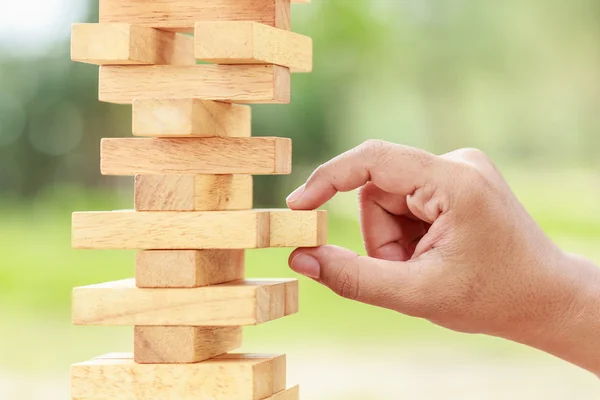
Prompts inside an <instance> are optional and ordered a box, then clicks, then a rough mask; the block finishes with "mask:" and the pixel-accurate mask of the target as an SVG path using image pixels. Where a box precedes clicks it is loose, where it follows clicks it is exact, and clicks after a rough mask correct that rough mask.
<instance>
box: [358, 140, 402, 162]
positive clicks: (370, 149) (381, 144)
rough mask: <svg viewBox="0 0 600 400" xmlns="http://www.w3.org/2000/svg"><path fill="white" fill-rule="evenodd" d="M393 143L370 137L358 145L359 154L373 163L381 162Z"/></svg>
mask: <svg viewBox="0 0 600 400" xmlns="http://www.w3.org/2000/svg"><path fill="white" fill-rule="evenodd" d="M392 148H393V145H392V144H391V143H389V142H386V141H384V140H378V139H369V140H367V141H365V142H364V143H363V144H361V145H360V146H358V148H357V151H358V153H359V155H360V156H361V157H362V158H363V159H366V160H367V161H369V162H371V163H373V164H380V163H381V162H382V161H383V160H384V159H385V157H386V156H387V155H388V154H389V152H390V151H391V149H392Z"/></svg>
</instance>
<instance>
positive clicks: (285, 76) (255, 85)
mask: <svg viewBox="0 0 600 400" xmlns="http://www.w3.org/2000/svg"><path fill="white" fill-rule="evenodd" d="M98 98H99V99H100V101H105V102H109V103H117V104H131V103H132V102H133V100H134V99H155V98H162V99H169V98H186V99H190V98H192V99H203V100H216V101H225V102H232V103H256V104H269V103H275V104H288V103H289V102H290V70H289V69H288V68H285V67H281V66H278V65H216V64H203V65H195V66H187V67H186V66H174V65H153V66H145V65H131V66H101V67H100V77H99V95H98Z"/></svg>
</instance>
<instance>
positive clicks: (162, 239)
mask: <svg viewBox="0 0 600 400" xmlns="http://www.w3.org/2000/svg"><path fill="white" fill-rule="evenodd" d="M72 222H73V223H72V244H73V247H75V248H80V249H132V250H187V249H254V248H261V247H268V246H269V240H270V235H269V227H270V223H269V213H268V212H265V211H206V212H184V213H177V212H158V211H157V212H135V211H117V212H82V213H74V214H73V221H72Z"/></svg>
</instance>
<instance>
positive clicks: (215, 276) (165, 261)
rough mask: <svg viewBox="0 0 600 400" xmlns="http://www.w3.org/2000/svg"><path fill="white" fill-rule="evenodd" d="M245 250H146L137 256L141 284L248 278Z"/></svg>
mask: <svg viewBox="0 0 600 400" xmlns="http://www.w3.org/2000/svg"><path fill="white" fill-rule="evenodd" d="M244 270H245V268H244V250H180V251H176V250H146V251H140V252H138V253H137V256H136V263H135V283H136V286H137V287H139V288H194V287H202V286H210V285H217V284H220V283H226V282H231V281H236V280H240V279H244Z"/></svg>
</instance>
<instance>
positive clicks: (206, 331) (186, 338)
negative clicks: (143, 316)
mask: <svg viewBox="0 0 600 400" xmlns="http://www.w3.org/2000/svg"><path fill="white" fill-rule="evenodd" d="M241 345H242V328H241V327H238V326H233V327H198V326H172V327H171V326H136V327H135V328H134V361H135V362H136V363H140V364H186V363H196V362H200V361H204V360H207V359H209V358H213V357H216V356H220V355H222V354H225V353H227V352H229V351H232V350H235V349H237V348H239V347H240V346H241Z"/></svg>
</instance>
